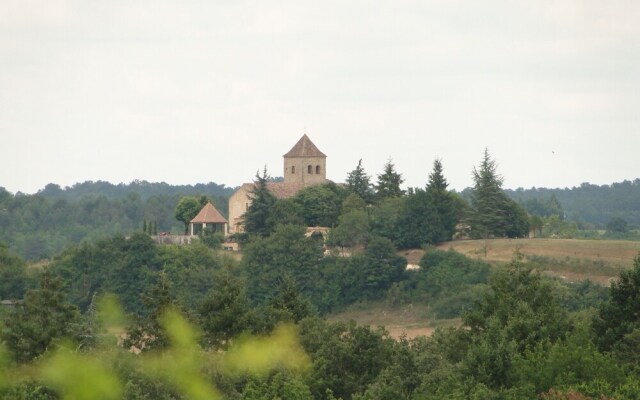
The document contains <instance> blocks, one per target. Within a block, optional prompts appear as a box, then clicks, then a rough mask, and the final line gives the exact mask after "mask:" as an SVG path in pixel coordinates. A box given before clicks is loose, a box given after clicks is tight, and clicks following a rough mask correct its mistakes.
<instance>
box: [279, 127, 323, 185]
mask: <svg viewBox="0 0 640 400" xmlns="http://www.w3.org/2000/svg"><path fill="white" fill-rule="evenodd" d="M283 157H284V182H285V183H304V184H316V183H325V182H326V180H327V156H326V155H324V153H322V152H321V151H320V150H318V148H317V147H316V145H315V144H313V142H312V141H311V139H309V137H308V136H307V135H306V134H304V135H303V136H302V137H301V138H300V140H298V143H296V144H295V146H293V147H292V148H291V150H289V152H288V153H287V154H285V155H284V156H283Z"/></svg>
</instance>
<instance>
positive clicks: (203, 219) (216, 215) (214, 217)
mask: <svg viewBox="0 0 640 400" xmlns="http://www.w3.org/2000/svg"><path fill="white" fill-rule="evenodd" d="M191 223H193V224H202V223H205V224H226V223H227V220H226V219H224V217H223V216H222V214H220V212H218V210H216V208H215V207H214V206H213V204H211V202H209V203H207V205H206V206H204V207H202V210H200V212H199V213H198V215H196V216H195V218H194V219H192V220H191Z"/></svg>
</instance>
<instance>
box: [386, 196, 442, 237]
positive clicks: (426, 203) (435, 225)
mask: <svg viewBox="0 0 640 400" xmlns="http://www.w3.org/2000/svg"><path fill="white" fill-rule="evenodd" d="M439 224H440V221H439V219H438V215H437V212H436V209H435V207H434V204H433V200H432V199H431V197H430V196H429V195H428V194H427V192H426V191H424V190H422V189H416V190H415V191H414V193H413V194H411V195H409V196H407V198H406V200H405V201H404V208H403V209H402V211H401V214H400V217H399V219H398V224H397V229H398V241H397V244H398V247H399V248H403V249H407V248H416V247H421V246H423V245H425V244H434V243H437V242H438V238H439Z"/></svg>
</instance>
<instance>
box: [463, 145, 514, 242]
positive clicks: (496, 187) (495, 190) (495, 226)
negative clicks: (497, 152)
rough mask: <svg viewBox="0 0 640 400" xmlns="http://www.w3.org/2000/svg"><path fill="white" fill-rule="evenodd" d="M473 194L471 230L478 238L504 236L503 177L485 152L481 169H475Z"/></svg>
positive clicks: (487, 151)
mask: <svg viewBox="0 0 640 400" xmlns="http://www.w3.org/2000/svg"><path fill="white" fill-rule="evenodd" d="M473 181H474V187H473V193H472V197H471V207H472V208H473V213H472V217H471V229H472V232H473V234H474V235H475V236H476V237H485V238H486V237H490V236H504V234H505V232H506V224H505V215H504V206H505V205H506V196H505V195H504V193H503V192H502V177H501V176H500V175H498V173H497V165H496V162H495V160H493V159H492V158H491V156H490V155H489V150H488V149H485V150H484V156H483V158H482V162H481V163H480V168H479V169H476V168H475V167H474V168H473Z"/></svg>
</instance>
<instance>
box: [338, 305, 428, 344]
mask: <svg viewBox="0 0 640 400" xmlns="http://www.w3.org/2000/svg"><path fill="white" fill-rule="evenodd" d="M428 312H429V310H428V307H427V306H426V305H415V306H414V305H411V304H409V305H406V306H403V307H399V308H391V307H387V306H386V305H385V304H383V303H372V304H356V305H353V306H352V307H350V308H349V309H348V310H346V311H343V312H341V313H337V314H332V315H329V316H328V317H327V319H328V320H329V321H332V322H337V321H351V320H353V321H355V322H356V323H357V324H358V325H369V326H371V327H373V328H376V327H378V326H384V328H385V329H386V330H387V331H388V332H389V335H390V336H391V337H393V338H395V339H398V338H400V337H401V336H402V335H404V336H406V337H407V338H409V339H412V338H415V337H417V336H429V335H431V334H432V333H433V331H434V330H435V328H434V327H433V326H432V325H431V323H430V322H431V321H429V319H428V318H427V317H426V315H428Z"/></svg>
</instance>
